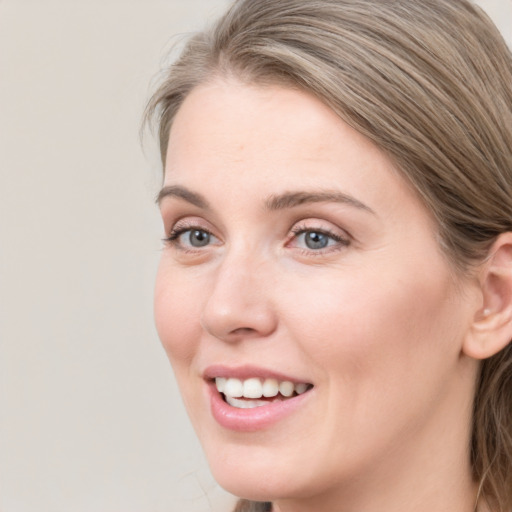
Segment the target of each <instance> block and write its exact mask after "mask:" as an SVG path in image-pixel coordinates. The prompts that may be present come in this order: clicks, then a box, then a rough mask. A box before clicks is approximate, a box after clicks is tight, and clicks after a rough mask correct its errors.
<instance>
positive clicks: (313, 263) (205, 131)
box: [155, 80, 475, 500]
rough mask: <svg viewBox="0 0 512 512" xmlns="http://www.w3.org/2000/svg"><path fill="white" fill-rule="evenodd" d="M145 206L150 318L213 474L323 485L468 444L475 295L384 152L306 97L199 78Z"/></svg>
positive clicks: (285, 486)
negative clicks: (148, 210)
mask: <svg viewBox="0 0 512 512" xmlns="http://www.w3.org/2000/svg"><path fill="white" fill-rule="evenodd" d="M160 207H161V212H162V218H163V222H164V226H165V231H166V237H167V238H168V239H167V241H166V244H165V248H164V250H163V252H162V257H161V263H160V267H159V272H158V277H157V284H156V293H155V315H156V324H157V329H158V332H159V335H160V338H161V340H162V343H163V345H164V347H165V349H166V351H167V354H168V356H169V359H170V361H171V363H172V366H173V368H174V371H175V374H176V378H177V380H178V383H179V386H180V389H181V392H182V395H183V399H184V402H185V405H186V407H187V410H188V412H189V415H190V417H191V420H192V422H193V424H194V427H195V429H196V431H197V434H198V436H199V438H200V440H201V443H202V445H203V447H204V450H205V452H206V455H207V457H208V459H209V462H210V464H211V467H212V471H213V474H214V476H215V477H216V478H217V480H218V481H219V483H220V484H221V485H223V486H224V487H225V488H227V489H228V490H229V491H231V492H232V493H234V494H237V495H239V496H244V497H248V498H252V499H261V500H275V499H279V498H286V499H293V498H299V497H303V498H306V497H314V496H322V495H327V494H328V493H329V492H331V491H333V489H340V484H345V486H346V487H347V488H348V487H350V485H352V484H353V483H354V482H356V481H357V482H361V481H362V480H364V479H365V478H366V479H367V478H369V477H370V476H371V477H372V478H373V477H377V475H378V474H379V471H380V473H381V474H382V477H383V478H387V477H386V475H389V474H390V473H392V472H394V473H393V474H394V475H396V474H397V472H400V471H402V470H405V468H408V470H409V471H412V468H413V467H414V464H413V463H412V458H416V459H418V460H417V461H416V462H417V463H418V464H417V465H418V467H419V466H421V467H428V466H429V463H428V461H429V460H430V458H432V457H436V456H437V457H440V456H444V455H443V454H444V453H445V452H446V451H450V450H451V449H452V448H450V447H448V446H445V445H444V444H445V443H446V444H450V443H451V445H450V446H452V445H454V444H455V445H457V446H459V444H460V442H458V441H457V439H459V438H460V439H462V440H463V442H464V443H466V441H467V437H468V436H467V430H468V424H469V411H470V410H471V406H470V404H471V398H472V385H473V384H472V382H471V379H470V378H469V377H468V375H469V370H468V369H467V367H466V366H465V364H464V362H463V358H462V357H461V344H462V340H463V338H464V336H465V333H466V330H467V326H468V324H469V321H470V317H471V311H472V308H473V306H474V296H475V294H474V291H473V289H472V287H471V285H470V284H469V283H464V282H463V281H462V280H461V279H455V278H454V274H453V271H452V269H451V267H450V264H449V263H448V262H447V259H446V257H445V256H444V255H443V254H442V252H441V250H440V249H439V244H438V243H437V238H436V236H437V235H436V226H435V223H434V222H433V220H432V218H431V216H430V215H429V213H428V212H427V211H426V209H425V208H424V206H423V205H422V203H421V202H420V200H419V199H418V198H417V196H416V194H415V193H414V192H413V190H412V189H411V187H410V186H409V185H408V184H407V183H406V181H405V180H404V179H403V178H402V177H401V176H400V175H399V174H398V173H397V171H396V169H395V168H394V167H393V164H392V162H391V161H390V160H389V159H388V158H387V157H386V156H385V155H384V154H383V153H382V152H381V151H380V150H379V149H378V148H376V147H375V146H374V145H373V144H372V143H371V142H370V141H369V140H367V139H366V138H365V137H363V136H362V135H360V134H359V133H357V132H355V131H354V130H352V129H351V128H350V127H349V126H347V125H346V124H345V123H344V122H342V121H341V120H340V119H339V118H338V117H337V116H336V115H335V114H334V113H333V112H332V111H331V110H330V109H328V108H327V107H326V106H324V105H323V104H322V103H321V102H319V101H318V100H317V99H315V98H314V97H312V96H310V95H308V94H307V93H304V92H300V91H296V90H292V89H288V88H284V87H278V86H272V87H271V86H266V87H252V86H247V85H242V84H240V83H237V82H235V81H229V80H225V81H223V80H218V81H216V82H213V83H210V84H207V85H203V86H200V87H198V88H196V89H195V90H193V91H192V92H191V94H190V95H189V96H188V98H187V99H186V101H185V102H184V104H183V106H182V107H181V109H180V110H179V112H178V114H177V117H176V119H175V121H174V124H173V127H172V130H171V134H170V139H169V151H168V155H167V164H166V170H165V184H164V188H163V190H162V192H161V194H160ZM217 386H218V388H219V389H220V390H221V391H222V392H220V391H218V389H217ZM266 395H268V396H266ZM447 432H449V434H447ZM464 446H465V445H464ZM459 448H460V446H459ZM457 449H458V448H457ZM419 453H421V454H422V456H418V454H419ZM413 454H414V455H413ZM458 456H459V460H460V452H459V453H458ZM420 462H421V464H420Z"/></svg>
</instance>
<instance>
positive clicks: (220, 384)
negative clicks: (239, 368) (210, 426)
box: [215, 377, 310, 408]
mask: <svg viewBox="0 0 512 512" xmlns="http://www.w3.org/2000/svg"><path fill="white" fill-rule="evenodd" d="M215 385H216V387H217V390H218V391H219V393H224V395H225V396H226V401H227V402H228V403H229V404H230V405H232V404H231V402H230V399H234V398H241V397H243V398H252V399H258V398H261V397H266V398H272V397H275V396H277V395H278V394H279V393H280V394H281V395H282V396H284V397H291V396H293V394H294V393H297V394H298V395H301V394H302V393H305V392H306V391H307V390H308V389H309V387H310V385H309V384H306V383H304V382H301V383H299V384H294V383H293V382H290V381H288V380H285V381H282V382H279V381H277V380H276V379H265V380H264V381H262V380H261V379H258V378H250V379H246V380H243V381H242V380H240V379H234V378H229V379H226V378H224V377H217V378H216V379H215ZM236 402H237V403H238V402H242V401H241V400H236ZM243 403H244V404H248V403H250V404H252V405H244V406H243V407H246V408H248V407H260V406H261V405H265V404H268V401H264V400H260V401H254V400H252V401H251V402H246V401H243ZM235 407H241V406H240V405H235Z"/></svg>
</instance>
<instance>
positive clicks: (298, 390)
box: [295, 382, 308, 395]
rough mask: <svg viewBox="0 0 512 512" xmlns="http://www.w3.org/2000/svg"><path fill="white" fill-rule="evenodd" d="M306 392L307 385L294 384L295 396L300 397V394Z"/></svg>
mask: <svg viewBox="0 0 512 512" xmlns="http://www.w3.org/2000/svg"><path fill="white" fill-rule="evenodd" d="M307 390H308V385H307V384H305V383H303V382H301V383H300V384H295V393H297V395H302V393H305V392H306V391H307Z"/></svg>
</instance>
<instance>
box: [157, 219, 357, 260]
mask: <svg viewBox="0 0 512 512" xmlns="http://www.w3.org/2000/svg"><path fill="white" fill-rule="evenodd" d="M189 231H200V232H202V233H206V234H207V235H208V236H210V237H215V235H214V234H213V233H212V232H211V231H209V230H208V229H206V228H204V227H202V226H198V225H196V224H181V225H180V224H179V223H178V224H176V225H175V226H174V228H173V229H172V231H171V232H170V234H169V236H168V237H166V238H164V239H163V240H162V241H163V243H164V244H165V245H170V246H172V247H174V248H176V249H179V250H180V251H183V252H192V253H196V252H197V251H201V248H195V249H194V248H192V249H190V248H186V247H184V246H183V245H181V244H180V243H179V238H180V237H181V236H182V235H183V234H185V233H187V232H189ZM291 233H292V235H293V238H292V239H294V240H297V238H298V237H299V236H300V235H303V234H305V233H318V234H321V235H324V236H326V237H328V238H329V239H330V240H333V241H334V242H336V245H335V246H327V247H325V248H320V249H316V250H315V249H307V248H297V249H298V250H299V251H301V252H302V253H303V254H307V255H315V256H321V255H324V254H325V253H327V252H332V251H336V250H340V249H341V248H344V247H348V246H349V245H350V239H349V237H348V236H346V237H343V236H340V235H339V234H337V233H334V232H333V231H331V230H329V229H325V228H315V227H312V226H307V225H304V224H303V225H297V226H294V227H293V228H292V230H291Z"/></svg>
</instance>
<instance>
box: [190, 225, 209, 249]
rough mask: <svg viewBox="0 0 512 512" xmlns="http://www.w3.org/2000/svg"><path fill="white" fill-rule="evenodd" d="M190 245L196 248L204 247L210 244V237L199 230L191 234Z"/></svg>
mask: <svg viewBox="0 0 512 512" xmlns="http://www.w3.org/2000/svg"><path fill="white" fill-rule="evenodd" d="M189 239H190V245H192V246H194V247H204V246H205V245H208V243H209V242H210V235H209V234H208V233H206V232H205V231H200V230H198V229H196V230H194V231H191V232H190V236H189Z"/></svg>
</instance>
